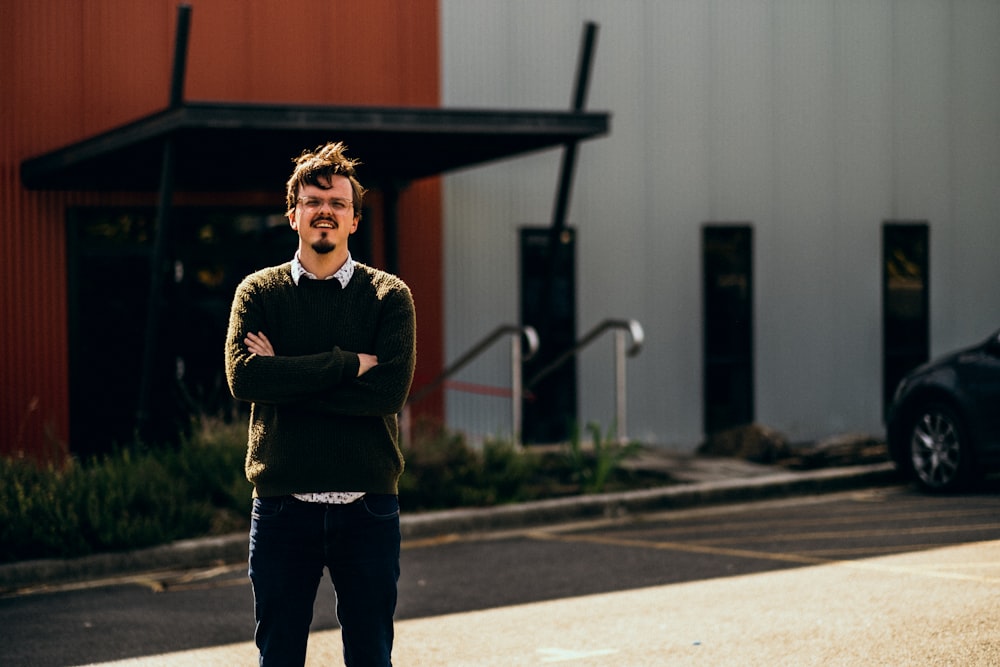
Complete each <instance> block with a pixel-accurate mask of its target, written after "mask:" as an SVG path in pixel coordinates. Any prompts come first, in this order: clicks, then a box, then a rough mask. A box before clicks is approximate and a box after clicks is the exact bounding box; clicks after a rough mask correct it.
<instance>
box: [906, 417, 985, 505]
mask: <svg viewBox="0 0 1000 667" xmlns="http://www.w3.org/2000/svg"><path fill="white" fill-rule="evenodd" d="M911 423H912V426H911V427H910V434H909V435H910V447H909V454H910V465H911V467H912V468H913V473H914V475H915V476H916V480H917V482H918V483H919V484H920V485H921V486H922V487H924V488H925V489H927V490H928V491H954V490H956V489H959V488H961V487H963V486H965V485H966V484H967V483H968V482H969V477H970V471H971V469H972V465H971V464H972V462H971V458H972V451H971V445H970V443H969V440H968V437H967V436H966V432H965V426H964V424H963V423H962V420H961V418H960V417H959V416H958V414H957V413H956V412H955V411H954V410H952V409H951V408H949V407H948V406H946V405H942V404H939V403H936V404H932V405H928V406H926V407H925V408H924V409H922V410H919V411H917V413H916V416H915V418H914V419H913V421H912V422H911Z"/></svg>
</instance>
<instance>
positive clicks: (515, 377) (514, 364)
mask: <svg viewBox="0 0 1000 667" xmlns="http://www.w3.org/2000/svg"><path fill="white" fill-rule="evenodd" d="M505 334H509V335H510V336H511V347H510V356H511V359H510V365H511V402H512V406H511V437H512V440H513V442H514V445H515V446H516V447H520V442H521V421H522V415H521V410H522V407H521V399H522V397H523V396H524V386H523V381H522V377H521V364H522V362H524V361H527V360H528V359H530V358H531V357H533V356H534V354H535V352H537V351H538V332H537V331H535V328H534V327H530V326H525V327H519V326H515V325H512V324H504V325H500V326H499V327H497V328H496V329H495V330H494V331H493V332H492V333H490V334H489V335H488V336H486V338H484V339H483V340H482V341H480V342H479V343H477V344H476V345H474V346H472V348H470V349H469V351H468V352H466V353H465V354H463V355H462V356H461V357H460V358H459V359H458V360H457V361H455V362H453V363H452V364H451V365H450V366H449V367H448V368H446V369H444V370H443V371H442V372H441V373H440V374H439V375H438V376H437V377H436V378H434V379H433V380H431V381H430V382H429V383H427V384H426V385H424V386H423V387H421V388H420V389H419V390H417V391H415V392H413V393H411V394H410V397H409V398H408V399H407V401H406V404H405V405H404V406H403V410H402V414H401V415H400V431H401V432H402V437H403V441H404V442H407V443H410V442H412V441H411V437H412V427H413V419H412V415H411V414H410V406H411V405H412V404H413V403H416V402H417V401H419V400H421V399H422V398H423V397H425V396H427V395H428V394H429V393H430V392H431V390H433V389H435V388H437V387H438V386H440V385H441V384H443V383H444V382H445V380H447V379H448V378H450V377H451V376H453V375H455V374H456V373H457V372H458V371H460V370H461V369H462V368H464V367H465V366H466V365H467V364H469V362H471V361H472V360H473V359H475V358H476V357H478V356H479V355H480V354H482V353H483V352H485V351H486V349H487V348H489V347H490V346H491V345H492V344H493V343H494V342H496V341H497V340H498V339H499V338H500V337H501V336H503V335H505ZM522 336H523V337H524V340H525V341H526V342H527V345H528V351H527V353H526V354H524V355H523V357H522V350H523V348H522V347H521V337H522Z"/></svg>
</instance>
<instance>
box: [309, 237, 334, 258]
mask: <svg viewBox="0 0 1000 667" xmlns="http://www.w3.org/2000/svg"><path fill="white" fill-rule="evenodd" d="M336 247H337V246H336V244H334V242H333V241H330V240H328V239H320V240H319V241H316V242H315V243H313V244H312V249H313V252H315V253H316V254H317V255H326V254H328V253H331V252H333V251H334V250H335V249H336Z"/></svg>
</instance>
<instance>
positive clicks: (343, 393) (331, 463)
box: [226, 263, 416, 497]
mask: <svg viewBox="0 0 1000 667" xmlns="http://www.w3.org/2000/svg"><path fill="white" fill-rule="evenodd" d="M251 331H252V332H258V331H260V332H263V333H264V335H266V336H267V337H268V339H269V340H270V341H271V344H272V346H273V347H274V353H275V356H273V357H261V356H257V355H255V354H250V353H249V352H248V350H247V346H246V344H245V343H244V342H243V339H244V338H245V337H246V334H247V332H251ZM415 339H416V323H415V316H414V309H413V298H412V296H411V295H410V290H409V288H407V286H406V284H405V283H403V281H402V280H400V279H399V278H397V277H396V276H393V275H391V274H389V273H385V272H384V271H379V270H377V269H373V268H371V267H369V266H365V265H364V264H360V263H358V264H356V268H355V271H354V275H353V277H352V278H351V280H350V282H349V283H348V284H347V287H346V288H342V287H341V286H340V282H339V281H337V280H308V279H305V278H303V279H302V280H301V281H300V282H299V284H298V285H296V284H295V283H294V282H293V280H292V275H291V263H286V264H282V265H280V266H276V267H271V268H268V269H263V270H261V271H258V272H256V273H253V274H251V275H249V276H247V277H246V279H244V280H243V282H242V283H240V285H239V287H237V288H236V296H235V298H234V299H233V308H232V312H231V313H230V317H229V332H228V334H227V336H226V378H227V380H228V382H229V389H230V391H232V393H233V396H234V397H236V398H237V399H239V400H243V401H249V402H251V404H252V405H251V408H250V432H249V441H248V446H247V458H246V475H247V479H248V480H250V482H252V483H253V485H254V494H255V495H256V496H260V497H267V496H279V495H286V494H290V493H307V492H311V491H365V492H369V493H396V492H397V483H398V480H399V475H400V474H401V473H402V471H403V457H402V454H401V453H400V450H399V430H398V425H397V421H396V414H397V413H398V412H399V411H400V410H402V408H403V404H404V403H405V402H406V397H407V394H408V392H409V389H410V383H411V382H412V380H413V368H414V363H415V360H416V343H415ZM359 352H363V353H367V354H374V355H375V356H376V357H378V365H377V366H375V367H374V368H372V369H371V370H369V371H368V372H367V373H365V374H364V375H362V376H361V377H357V374H358V367H359V361H358V354H357V353H359Z"/></svg>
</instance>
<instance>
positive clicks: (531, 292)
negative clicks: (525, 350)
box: [520, 227, 577, 443]
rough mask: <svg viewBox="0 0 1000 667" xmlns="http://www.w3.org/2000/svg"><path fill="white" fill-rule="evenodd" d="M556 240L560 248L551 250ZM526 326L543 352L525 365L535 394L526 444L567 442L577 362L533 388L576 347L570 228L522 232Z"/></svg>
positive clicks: (527, 408)
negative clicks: (544, 371) (544, 372)
mask: <svg viewBox="0 0 1000 667" xmlns="http://www.w3.org/2000/svg"><path fill="white" fill-rule="evenodd" d="M553 239H555V241H556V243H555V247H550V246H551V245H552V241H553ZM520 264H521V266H520V276H521V324H522V326H531V327H534V328H535V330H536V331H537V332H538V338H539V340H540V345H539V349H538V352H537V353H536V354H535V356H534V357H532V358H531V359H530V360H528V361H527V362H526V363H525V364H524V368H523V372H524V378H525V381H526V382H527V383H529V385H530V386H527V387H526V389H527V391H528V392H530V395H529V396H527V397H526V398H525V402H524V413H523V414H524V424H523V428H522V441H523V442H525V443H552V442H564V441H565V440H566V439H567V438H568V437H569V435H570V434H571V431H572V428H573V427H574V426H576V420H577V408H576V405H577V387H576V377H577V374H576V363H577V360H576V357H573V358H571V359H570V360H569V361H567V362H566V363H565V364H563V365H562V366H559V367H558V368H557V369H555V370H554V371H552V372H551V373H549V374H547V375H546V376H545V377H544V378H542V379H541V380H540V381H538V383H537V384H531V380H532V378H533V377H534V376H535V374H536V373H538V372H539V371H541V370H542V369H544V368H546V367H547V366H548V365H549V364H551V363H552V362H553V361H554V360H555V359H556V358H557V357H559V355H561V354H563V353H564V352H566V351H567V350H568V349H569V348H571V347H573V345H574V343H575V342H576V234H575V231H574V230H573V229H569V228H565V229H563V230H561V231H560V232H559V233H558V234H557V235H553V233H552V229H551V228H548V227H532V228H522V229H521V236H520Z"/></svg>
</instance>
